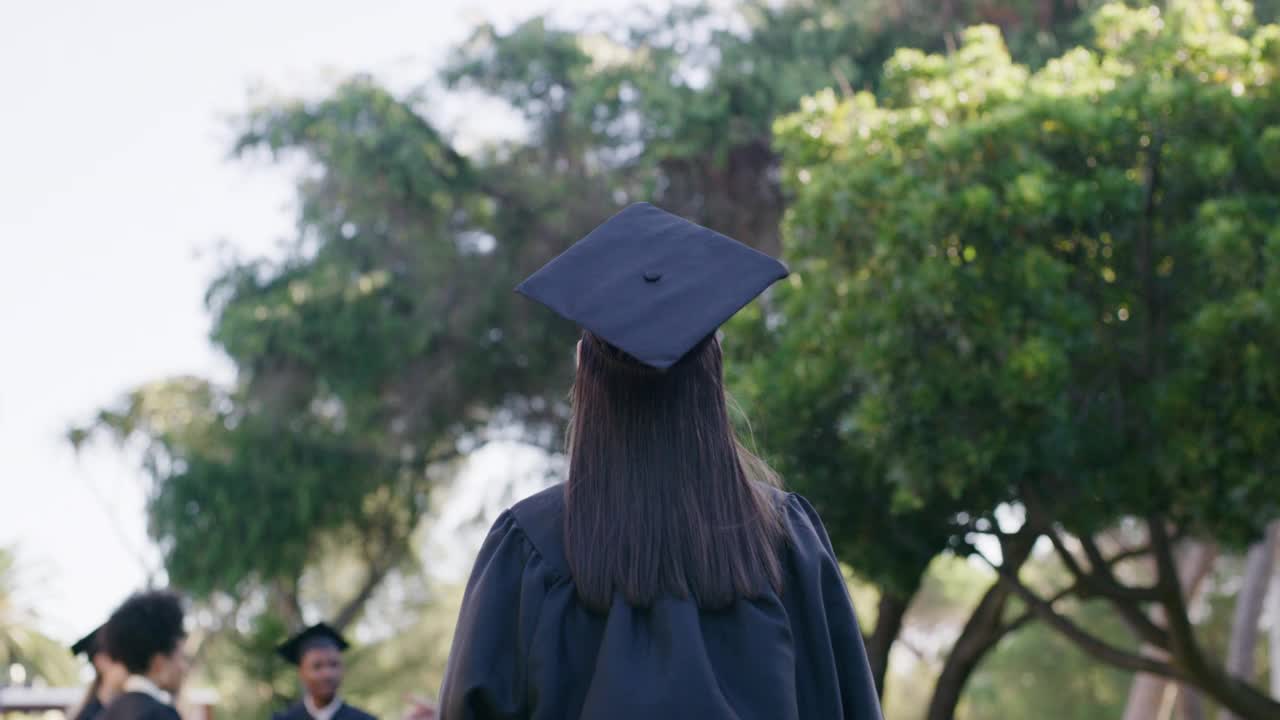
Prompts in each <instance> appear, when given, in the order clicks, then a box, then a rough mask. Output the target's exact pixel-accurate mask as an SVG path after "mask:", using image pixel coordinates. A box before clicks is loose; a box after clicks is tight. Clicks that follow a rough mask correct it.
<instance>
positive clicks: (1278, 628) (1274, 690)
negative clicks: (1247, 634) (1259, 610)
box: [1267, 522, 1280, 697]
mask: <svg viewBox="0 0 1280 720" xmlns="http://www.w3.org/2000/svg"><path fill="white" fill-rule="evenodd" d="M1276 525H1277V523H1274V522H1273V523H1271V530H1272V533H1271V535H1272V538H1271V541H1272V547H1273V552H1275V553H1276V554H1277V555H1280V528H1277V527H1276ZM1270 615H1271V652H1269V653H1267V657H1268V658H1270V659H1271V695H1272V696H1273V697H1280V572H1277V573H1274V574H1273V575H1272V576H1271V613H1270Z"/></svg>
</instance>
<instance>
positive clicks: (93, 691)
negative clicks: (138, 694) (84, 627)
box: [69, 625, 129, 720]
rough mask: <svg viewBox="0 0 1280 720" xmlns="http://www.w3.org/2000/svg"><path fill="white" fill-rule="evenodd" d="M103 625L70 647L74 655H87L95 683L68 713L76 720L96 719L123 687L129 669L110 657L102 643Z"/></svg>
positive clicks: (91, 684)
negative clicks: (78, 703)
mask: <svg viewBox="0 0 1280 720" xmlns="http://www.w3.org/2000/svg"><path fill="white" fill-rule="evenodd" d="M102 628H103V626H101V625H99V626H98V627H97V628H95V629H94V630H93V632H91V633H89V634H88V635H85V636H84V637H82V638H80V639H79V640H77V641H76V643H75V644H74V645H72V646H71V654H72V655H84V656H85V657H86V658H88V659H89V662H90V663H91V664H92V665H93V682H92V683H90V685H89V689H88V690H87V691H86V692H85V696H84V699H83V700H81V701H80V705H79V706H78V707H77V708H75V709H74V710H72V711H71V712H70V713H69V717H72V718H74V719H75V720H95V718H97V717H98V716H99V715H100V714H102V711H103V710H104V709H106V706H107V703H110V702H111V701H112V700H113V699H114V698H115V697H116V696H117V695H119V694H120V692H121V690H123V688H124V681H125V678H127V677H128V676H129V671H128V670H126V669H125V667H124V665H121V664H120V663H119V662H117V661H116V660H115V658H113V657H111V654H110V653H108V652H107V649H106V646H105V644H104V643H103V642H102V638H103V631H102Z"/></svg>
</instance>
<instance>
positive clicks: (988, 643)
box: [925, 582, 1010, 720]
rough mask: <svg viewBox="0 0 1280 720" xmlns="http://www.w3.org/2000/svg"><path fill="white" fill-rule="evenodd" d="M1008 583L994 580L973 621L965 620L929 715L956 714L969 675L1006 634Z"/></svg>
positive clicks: (935, 718)
mask: <svg viewBox="0 0 1280 720" xmlns="http://www.w3.org/2000/svg"><path fill="white" fill-rule="evenodd" d="M1008 587H1009V586H1008V585H1006V584H1005V583H1002V582H996V583H995V584H993V585H992V586H991V589H989V590H987V594H986V595H984V596H983V597H982V601H981V602H979V603H978V607H977V608H976V609H974V611H973V614H972V615H970V616H969V621H968V622H967V623H965V626H964V630H963V631H962V632H961V633H960V637H959V638H957V639H956V644H955V645H954V646H953V647H952V648H951V653H950V654H949V655H947V662H946V664H945V665H943V667H942V674H941V675H939V676H938V682H937V684H936V685H934V688H933V697H932V698H930V700H929V711H928V713H927V714H926V715H925V717H926V718H927V719H928V720H950V719H951V718H952V717H954V716H955V712H956V706H957V705H959V703H960V696H961V694H962V693H963V692H964V686H965V683H967V682H968V681H969V676H970V675H972V674H973V671H974V669H976V668H977V667H978V663H979V662H980V661H981V660H982V657H983V656H984V655H986V654H987V651H989V650H990V649H991V648H993V647H995V645H996V643H998V642H1000V638H1002V637H1004V635H1005V632H1006V631H1007V628H1006V626H1005V625H1004V624H1003V622H1001V618H1002V617H1003V615H1004V609H1005V607H1006V606H1007V605H1008V599H1009V594H1010V591H1009V589H1008Z"/></svg>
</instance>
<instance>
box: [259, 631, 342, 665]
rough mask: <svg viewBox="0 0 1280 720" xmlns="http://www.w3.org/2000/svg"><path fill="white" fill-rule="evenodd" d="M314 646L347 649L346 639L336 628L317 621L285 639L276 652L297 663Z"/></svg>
mask: <svg viewBox="0 0 1280 720" xmlns="http://www.w3.org/2000/svg"><path fill="white" fill-rule="evenodd" d="M314 647H336V648H337V649H338V650H339V651H342V650H346V649H347V641H346V639H345V638H343V637H342V635H341V634H339V633H338V631H337V630H334V629H333V628H331V627H329V626H328V625H325V624H324V623H317V624H315V625H312V626H311V627H309V628H307V629H306V630H303V631H302V632H300V633H298V634H297V635H294V636H293V637H291V638H289V639H288V640H286V641H285V642H284V643H283V644H282V645H280V646H279V647H277V648H276V652H278V653H280V657H282V658H284V659H285V660H288V661H289V662H291V663H293V664H294V665H297V664H299V663H300V662H302V656H303V655H305V654H306V652H307V651H308V650H310V649H311V648H314Z"/></svg>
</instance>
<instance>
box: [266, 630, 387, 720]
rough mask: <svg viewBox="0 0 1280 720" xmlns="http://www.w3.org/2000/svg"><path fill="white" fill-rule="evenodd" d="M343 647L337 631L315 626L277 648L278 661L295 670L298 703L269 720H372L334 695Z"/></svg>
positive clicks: (338, 679) (338, 688)
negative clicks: (289, 664)
mask: <svg viewBox="0 0 1280 720" xmlns="http://www.w3.org/2000/svg"><path fill="white" fill-rule="evenodd" d="M347 647H348V644H347V641H346V639H344V638H343V637H342V635H341V634H340V633H339V632H338V631H337V630H334V629H333V628H331V627H329V626H328V625H326V624H324V623H319V624H317V625H312V626H311V627H309V628H307V629H305V630H303V631H302V632H300V633H298V634H297V635H294V636H293V637H291V638H289V639H288V640H287V641H285V642H284V644H282V645H281V646H280V647H279V648H277V651H278V652H279V653H280V656H281V657H283V658H284V659H285V660H288V661H289V662H290V663H292V664H294V665H297V666H298V682H299V684H300V685H301V686H302V699H301V700H299V701H298V702H296V703H294V704H293V705H290V706H289V707H288V708H287V709H285V710H284V711H283V712H278V713H276V714H275V715H273V716H272V720H376V718H374V716H372V715H370V714H369V713H366V712H364V711H363V710H361V709H359V708H357V707H355V706H353V705H350V704H348V703H347V702H346V701H345V700H343V699H342V696H341V695H339V693H338V691H339V690H340V689H341V688H342V674H343V665H342V651H343V650H346V649H347Z"/></svg>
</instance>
